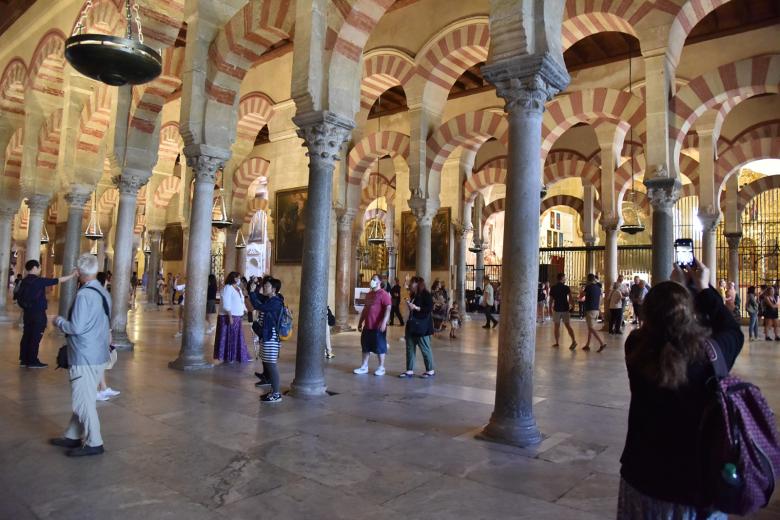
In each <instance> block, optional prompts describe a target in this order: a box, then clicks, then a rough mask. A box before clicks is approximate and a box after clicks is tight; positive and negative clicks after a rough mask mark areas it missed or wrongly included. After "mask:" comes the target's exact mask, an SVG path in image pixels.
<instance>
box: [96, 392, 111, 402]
mask: <svg viewBox="0 0 780 520" xmlns="http://www.w3.org/2000/svg"><path fill="white" fill-rule="evenodd" d="M108 399H109V397H108V396H107V395H106V391H105V390H100V391H99V392H98V393H97V395H96V396H95V400H96V401H108Z"/></svg>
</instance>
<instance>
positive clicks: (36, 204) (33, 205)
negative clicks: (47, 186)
mask: <svg viewBox="0 0 780 520" xmlns="http://www.w3.org/2000/svg"><path fill="white" fill-rule="evenodd" d="M49 200H50V197H49V196H48V195H40V194H38V195H30V196H29V197H27V201H26V202H25V204H27V207H28V208H30V213H40V214H43V212H44V211H46V208H48V207H49Z"/></svg>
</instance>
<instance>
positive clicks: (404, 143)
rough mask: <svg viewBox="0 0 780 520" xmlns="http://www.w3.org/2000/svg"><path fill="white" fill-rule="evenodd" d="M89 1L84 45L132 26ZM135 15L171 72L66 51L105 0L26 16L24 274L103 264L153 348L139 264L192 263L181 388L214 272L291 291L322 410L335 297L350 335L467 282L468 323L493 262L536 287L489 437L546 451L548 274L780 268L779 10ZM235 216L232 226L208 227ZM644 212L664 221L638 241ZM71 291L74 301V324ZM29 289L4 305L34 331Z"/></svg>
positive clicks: (254, 4) (324, 10) (297, 358)
mask: <svg viewBox="0 0 780 520" xmlns="http://www.w3.org/2000/svg"><path fill="white" fill-rule="evenodd" d="M87 3H89V4H90V5H91V9H90V10H89V12H88V14H87V16H86V17H85V22H84V23H85V24H86V29H87V31H88V32H98V33H103V34H122V33H123V32H124V2H122V1H120V0H91V1H90V2H87ZM137 3H138V6H139V13H140V18H141V20H142V22H143V30H144V37H145V42H146V43H147V44H148V45H151V46H153V47H154V48H156V49H159V50H160V52H161V55H162V57H163V71H162V74H161V75H160V76H159V77H158V78H157V79H155V80H154V81H152V82H151V83H148V84H145V85H141V86H136V87H133V88H130V87H119V88H115V87H109V86H107V85H104V84H102V83H98V82H95V81H93V80H90V79H87V78H85V77H83V76H81V75H79V74H78V73H77V72H75V70H74V69H73V68H72V67H71V66H70V65H69V64H68V63H67V61H66V60H65V59H64V55H63V52H64V42H65V39H66V38H67V37H68V36H70V35H71V34H72V33H73V31H74V26H75V24H76V22H77V21H78V20H79V18H80V17H81V13H82V11H83V10H84V8H85V7H86V4H85V2H84V1H83V0H58V1H57V2H53V1H49V0H37V1H31V2H19V1H17V2H14V1H12V2H10V4H13V5H14V6H15V8H14V9H12V11H13V16H11V17H10V19H8V20H6V21H4V22H3V23H2V25H0V27H1V28H0V31H2V32H1V33H0V279H2V280H7V279H8V276H9V273H11V272H16V273H18V272H19V271H20V269H21V267H22V266H23V264H24V261H25V260H26V259H40V260H41V262H42V266H43V271H44V273H46V274H48V275H50V276H53V275H59V274H60V273H67V272H69V271H70V270H71V269H72V268H73V266H74V263H75V260H76V258H77V257H78V255H79V254H80V253H82V252H85V251H90V250H91V251H93V253H94V254H96V255H97V257H98V259H99V262H100V265H101V266H102V267H103V268H104V269H107V270H110V271H112V273H113V279H112V300H113V302H112V303H113V307H114V313H113V316H112V322H111V326H112V333H113V338H114V342H115V343H116V345H117V346H118V347H119V348H120V349H121V350H124V351H127V356H132V357H133V359H139V358H140V360H143V353H144V352H145V351H147V350H145V349H147V347H145V345H147V344H148V341H149V338H148V337H147V335H148V334H153V332H151V330H154V328H153V327H154V325H152V329H149V330H147V329H145V328H144V327H145V326H146V325H144V320H145V319H147V318H145V317H143V318H142V316H154V313H153V312H151V311H149V309H150V308H152V307H153V305H152V304H154V303H156V301H157V295H156V294H155V290H156V289H155V285H154V283H147V288H146V291H145V292H144V293H139V294H142V296H139V297H138V299H139V303H141V301H140V300H141V299H143V300H144V302H143V303H144V304H145V303H146V302H148V304H149V305H140V306H138V308H137V309H130V304H129V303H128V301H129V299H128V293H129V287H130V283H129V282H130V279H131V276H132V273H133V272H137V273H138V276H139V278H140V277H141V276H142V275H143V274H144V273H145V274H146V276H145V277H144V278H145V279H146V280H153V279H154V277H155V273H160V272H162V273H180V274H181V276H182V277H183V278H184V279H186V283H187V289H186V292H187V298H186V301H185V303H184V305H183V309H182V315H183V334H182V336H181V339H180V340H178V339H177V340H176V342H177V343H176V351H178V355H176V354H175V353H174V354H172V355H171V356H169V358H167V359H163V358H161V357H160V358H158V357H154V360H155V361H156V362H158V363H157V364H158V365H159V366H162V367H168V365H169V366H170V369H178V370H182V371H186V373H178V372H174V371H173V370H168V368H165V370H166V371H167V372H158V373H159V374H162V376H163V377H164V376H165V374H166V373H167V374H170V377H175V378H183V379H184V380H194V381H202V380H203V379H202V378H203V377H204V376H203V374H204V373H206V374H213V373H215V372H217V370H211V371H205V372H201V371H198V372H193V371H195V370H197V369H206V368H211V367H212V366H213V365H212V363H211V359H210V343H209V342H210V341H211V339H210V336H208V335H207V332H206V328H207V324H206V321H205V308H206V285H207V277H208V275H209V273H210V272H212V273H215V274H217V275H223V274H226V273H227V272H229V271H233V270H237V271H239V272H242V273H246V274H247V276H249V275H253V274H263V273H271V274H272V275H273V276H274V277H276V278H279V279H280V280H281V281H282V283H283V292H284V295H285V297H286V298H285V301H286V302H287V304H288V305H289V306H290V308H291V310H292V311H293V314H294V316H295V339H294V341H293V342H291V343H290V346H288V347H287V351H286V355H288V356H291V357H290V359H293V360H294V361H292V362H291V363H292V364H291V365H290V367H291V368H290V369H291V371H292V372H291V373H287V375H288V376H289V380H288V381H285V384H287V383H289V384H290V395H291V396H294V397H299V398H312V397H317V396H324V395H327V391H326V389H327V388H328V387H329V386H330V385H329V381H327V379H328V377H329V376H328V377H326V375H327V374H330V369H328V368H326V361H325V360H324V359H323V356H322V345H323V344H324V342H325V334H326V330H327V328H326V326H325V316H326V306H329V307H330V308H331V309H333V310H334V312H335V316H336V321H337V323H336V326H335V327H334V329H333V330H334V332H337V331H350V330H352V327H354V325H355V321H356V320H355V317H354V316H353V314H354V310H353V307H354V299H355V295H356V289H357V288H359V287H360V286H362V285H367V281H368V278H369V277H370V273H372V272H375V271H379V272H382V273H383V274H386V275H388V276H390V277H391V278H394V277H396V276H397V277H399V278H400V279H401V280H403V279H404V278H405V277H406V276H411V275H414V274H418V275H420V276H422V277H424V278H425V279H426V280H433V279H440V280H443V281H444V283H445V285H446V286H447V287H448V290H449V288H452V290H451V292H452V294H453V299H454V300H455V301H456V302H458V303H459V304H460V305H461V309H464V308H465V304H466V300H467V294H469V293H470V291H471V289H473V288H474V286H475V285H479V283H478V282H476V280H478V279H481V274H482V273H483V272H489V273H494V274H493V275H492V276H493V277H494V279H495V281H500V282H501V287H502V292H503V294H504V295H512V297H506V296H505V298H504V301H503V303H502V308H501V321H500V327H499V331H498V333H497V336H495V337H494V338H493V339H492V340H491V341H493V342H494V343H495V345H494V346H495V347H496V349H497V353H498V354H497V359H498V361H497V363H498V365H497V370H496V371H493V370H492V367H491V375H490V377H491V378H493V379H492V380H491V381H492V382H491V383H490V384H491V385H494V386H492V387H491V391H492V389H493V388H495V395H494V398H493V397H491V399H490V402H491V406H492V414H487V415H486V416H485V417H484V421H483V424H487V426H485V427H484V429H483V430H482V431H481V433H480V435H481V436H482V437H483V438H487V439H489V440H494V441H498V442H499V443H505V444H509V445H514V446H522V447H525V446H534V445H537V444H538V443H539V442H540V441H541V440H542V439H545V440H544V441H543V444H544V442H547V441H549V439H550V437H548V436H547V432H544V431H541V432H540V428H539V427H538V426H537V421H536V418H535V415H534V405H535V397H534V381H533V378H534V370H533V367H534V361H535V360H534V352H535V348H536V345H537V335H541V336H539V337H545V338H546V337H547V336H544V334H547V333H546V332H541V331H539V332H538V331H537V325H536V313H535V309H536V292H537V281H538V273H539V272H540V271H539V265H540V264H547V263H559V265H563V266H564V267H563V268H565V269H566V270H567V271H570V281H571V283H573V284H576V283H578V282H579V281H580V280H581V279H582V278H583V277H584V275H585V274H586V273H587V272H590V271H592V272H597V273H598V274H599V275H600V277H601V279H602V280H603V281H604V282H605V284H606V286H610V284H611V282H613V281H614V280H616V279H617V276H618V274H624V275H634V274H639V275H641V276H642V277H645V278H647V279H649V280H650V281H651V282H653V283H657V282H658V281H661V280H663V279H665V278H667V277H668V274H669V270H670V266H671V264H672V261H673V253H674V250H673V242H674V239H675V238H681V237H691V238H693V239H694V242H695V247H696V251H697V256H699V257H700V258H701V259H702V260H703V262H704V263H705V264H707V265H710V266H713V267H714V269H713V280H714V279H715V277H718V278H726V279H729V280H734V281H737V282H738V283H739V284H740V286H741V289H742V290H743V291H744V289H745V288H746V287H747V286H748V285H757V284H761V283H768V282H769V281H772V282H773V281H775V280H777V279H779V278H780V266H779V265H778V258H780V246H779V245H778V244H780V214H778V211H780V210H779V209H778V208H780V97H779V96H780V93H779V92H778V90H779V89H780V25H778V24H779V22H780V6H779V5H778V3H777V2H774V1H772V0H732V1H728V0H715V1H713V0H663V1H660V0H659V1H647V2H643V1H623V2H612V1H608V0H594V1H589V2H585V1H579V0H577V1H575V0H568V1H564V0H555V1H542V0H492V1H488V0H468V1H467V0H397V1H394V0H333V1H327V0H297V1H293V0H137ZM529 17H530V18H529ZM540 192H541V196H540ZM222 208H224V211H225V213H226V215H221V213H222ZM217 214H219V215H220V216H224V217H226V218H227V219H229V220H230V221H231V222H230V224H229V225H227V226H226V227H224V228H216V227H212V225H211V222H210V220H211V219H212V218H214V217H215V215H217ZM637 219H638V220H639V221H641V223H643V224H644V226H645V229H644V230H643V231H641V232H639V233H636V234H626V233H623V232H621V226H622V225H623V224H625V223H627V222H628V221H629V220H630V221H631V222H634V221H636V220H637ZM88 225H99V227H100V228H101V230H102V233H103V235H104V237H103V239H100V240H96V241H91V240H88V239H86V238H85V236H84V230H85V229H86V228H87V226H88ZM377 237H381V238H382V239H384V241H383V242H381V243H379V245H377V244H373V243H370V242H369V238H377ZM44 238H45V239H44ZM374 242H380V241H378V240H374ZM540 249H541V253H540ZM475 251H476V252H475ZM491 265H492V266H498V265H500V266H501V268H500V269H498V268H494V269H492V270H488V269H489V266H491ZM74 284H75V282H72V283H66V284H63V285H62V286H61V287H60V288H59V290H58V291H57V292H56V293H54V297H55V298H56V299H57V300H58V304H59V307H57V305H52V307H54V308H58V309H59V313H60V314H66V313H67V309H68V307H69V305H70V303H71V302H72V300H73V298H74V295H75V290H76V288H75V285H74ZM9 300H10V298H9V293H8V291H0V320H2V322H3V323H4V324H2V325H0V327H8V330H11V327H12V326H11V324H10V322H11V321H12V320H14V319H15V316H16V314H15V313H16V311H15V310H14V309H13V305H12V304H11V302H10V301H9ZM52 312H53V311H52ZM155 312H156V311H155ZM148 319H150V320H152V321H151V322H150V323H154V321H153V320H154V318H148ZM464 337H466V338H469V337H471V336H469V335H468V334H466V335H465V336H464ZM349 338H352V339H351V340H349ZM348 340H349V341H352V342H353V343H354V342H356V341H357V339H356V336H354V335H349V333H348V332H345V333H344V334H337V335H334V341H336V342H337V343H338V342H342V341H343V342H346V341H348ZM475 341H481V340H475ZM179 342H180V343H179ZM133 349H135V351H133ZM345 352H346V351H345ZM398 355H399V356H400V354H398ZM138 362H141V361H138ZM144 362H147V363H148V362H149V361H148V360H146V361H144ZM167 362H170V363H167ZM490 362H491V364H492V363H493V361H490ZM539 362H540V360H537V363H539ZM774 362H776V360H775V361H774ZM9 366H10V365H9ZM616 366H619V364H618V365H616ZM486 368H487V367H486V366H483V367H481V370H486ZM3 370H5V368H4V369H3ZM464 370H466V369H464ZM283 376H284V374H283ZM205 377H211V376H208V375H207V376H205ZM213 377H220V378H221V377H223V376H221V375H220V376H213ZM187 378H189V379H187ZM3 381H4V382H7V380H6V379H4V380H3ZM439 383H441V381H439ZM183 384H186V383H183ZM548 384H550V383H549V382H548ZM199 388H202V387H199ZM336 391H338V390H336ZM440 395H444V394H440ZM491 395H492V394H491ZM449 397H450V398H452V397H453V396H452V395H450V396H449ZM329 399H331V398H329ZM332 399H336V397H332ZM291 401H296V400H295V399H293V400H291ZM304 413H305V412H304ZM583 420H585V419H583ZM478 426H480V424H479V422H477V423H476V424H474V425H473V428H477V427H478ZM472 437H473V435H472ZM613 455H614V456H615V457H616V455H615V454H613ZM0 496H2V495H1V494H0ZM561 514H562V515H563V516H564V517H572V516H567V515H568V513H565V512H564V513H559V516H560V515H561ZM0 516H2V515H0ZM572 518H573V517H572Z"/></svg>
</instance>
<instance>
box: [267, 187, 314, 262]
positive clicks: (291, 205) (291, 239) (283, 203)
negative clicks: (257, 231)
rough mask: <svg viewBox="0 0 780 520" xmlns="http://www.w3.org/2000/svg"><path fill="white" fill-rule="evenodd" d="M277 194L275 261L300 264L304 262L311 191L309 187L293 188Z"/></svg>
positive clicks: (275, 209)
mask: <svg viewBox="0 0 780 520" xmlns="http://www.w3.org/2000/svg"><path fill="white" fill-rule="evenodd" d="M275 196H276V199H275V200H276V205H275V208H274V224H275V225H276V243H275V244H274V246H275V248H274V250H275V251H274V252H275V255H274V263H275V264H288V265H300V264H301V263H302V262H303V230H304V229H305V228H306V219H305V216H304V209H305V208H306V200H307V199H308V198H309V191H308V189H307V188H293V189H291V190H281V191H277V192H276V195H275Z"/></svg>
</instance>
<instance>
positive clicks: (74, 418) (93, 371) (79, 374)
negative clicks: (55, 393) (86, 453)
mask: <svg viewBox="0 0 780 520" xmlns="http://www.w3.org/2000/svg"><path fill="white" fill-rule="evenodd" d="M105 368H106V365H76V366H72V367H70V369H69V370H68V374H69V376H70V391H71V402H72V408H73V415H71V417H70V423H69V424H68V428H67V429H66V430H65V438H67V439H84V444H86V445H87V446H102V445H103V438H102V437H101V436H100V419H98V413H97V407H96V398H97V386H98V383H100V380H101V379H102V378H103V371H104V370H105Z"/></svg>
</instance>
